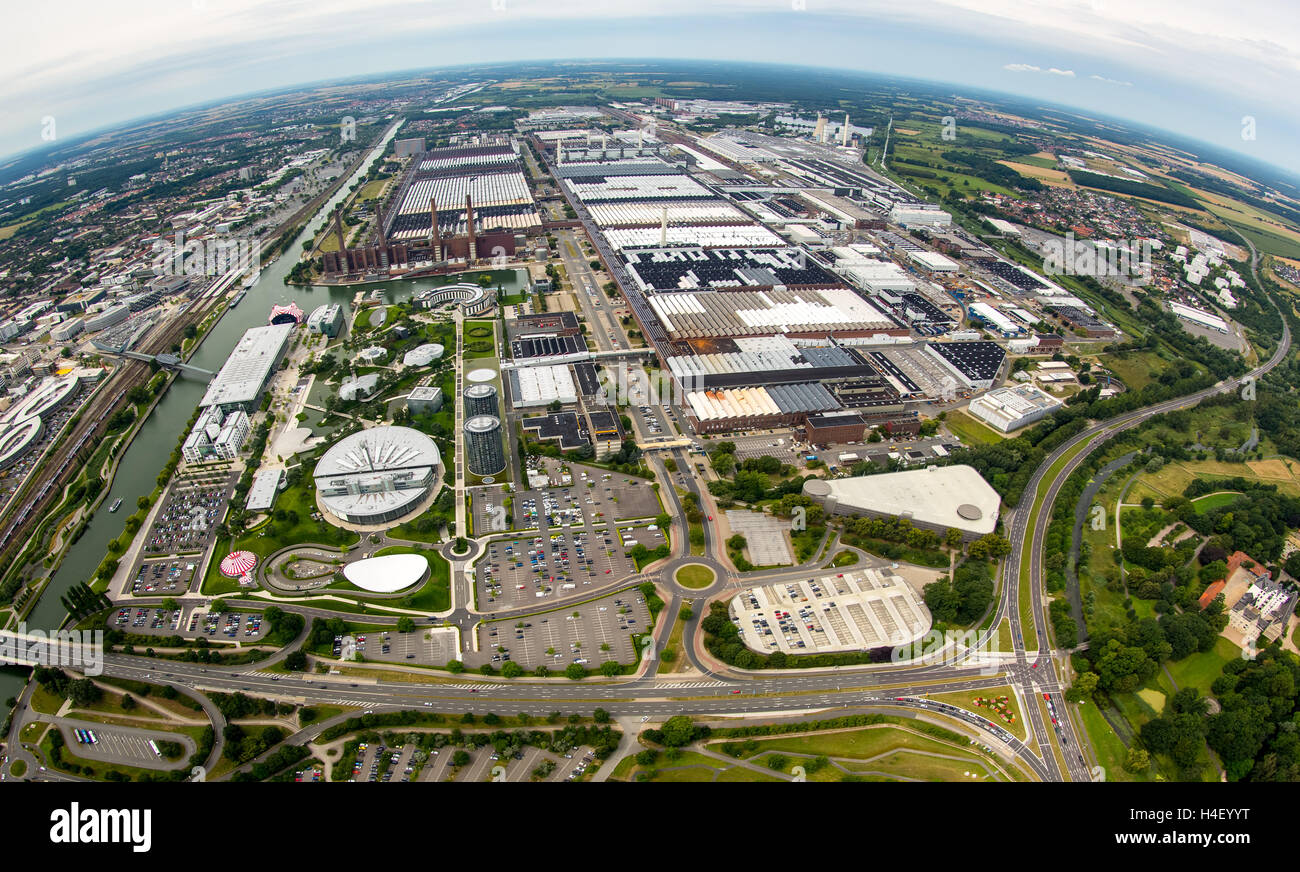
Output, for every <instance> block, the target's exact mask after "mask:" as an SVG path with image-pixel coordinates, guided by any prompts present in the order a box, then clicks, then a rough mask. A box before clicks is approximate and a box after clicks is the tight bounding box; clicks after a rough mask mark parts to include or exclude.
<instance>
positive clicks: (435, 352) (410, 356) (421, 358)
mask: <svg viewBox="0 0 1300 872" xmlns="http://www.w3.org/2000/svg"><path fill="white" fill-rule="evenodd" d="M445 351H446V349H445V348H443V347H442V346H441V345H439V344H438V343H436V342H429V343H426V344H424V345H419V346H416V347H415V348H412V349H411V350H410V351H408V352H406V354H405V355H403V357H402V364H403V365H404V366H428V365H429V364H431V363H433V362H434V361H435V360H437V359H439V358H440V357H442V355H443V353H444V352H445Z"/></svg>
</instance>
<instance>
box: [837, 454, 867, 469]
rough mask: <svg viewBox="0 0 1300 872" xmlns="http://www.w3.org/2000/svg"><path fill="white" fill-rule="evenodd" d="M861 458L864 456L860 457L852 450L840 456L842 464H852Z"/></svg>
mask: <svg viewBox="0 0 1300 872" xmlns="http://www.w3.org/2000/svg"><path fill="white" fill-rule="evenodd" d="M861 459H862V458H860V457H858V455H856V454H854V453H853V452H852V451H849V452H847V453H845V454H841V455H840V456H839V461H840V466H851V465H852V464H854V463H857V462H858V461H859V460H861Z"/></svg>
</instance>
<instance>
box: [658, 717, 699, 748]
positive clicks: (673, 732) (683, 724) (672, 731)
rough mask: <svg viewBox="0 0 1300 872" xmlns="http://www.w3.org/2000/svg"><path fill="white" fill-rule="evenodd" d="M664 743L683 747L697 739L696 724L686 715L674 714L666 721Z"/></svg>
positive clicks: (662, 731)
mask: <svg viewBox="0 0 1300 872" xmlns="http://www.w3.org/2000/svg"><path fill="white" fill-rule="evenodd" d="M660 732H661V733H662V734H663V744H664V745H667V746H668V747H670V748H682V747H685V746H686V745H689V744H690V743H691V742H693V741H694V740H695V724H694V723H693V722H692V721H691V719H690V718H689V717H687V716H686V715H674V716H673V717H671V718H669V719H668V720H666V721H664V725H663V728H662V729H661V730H660Z"/></svg>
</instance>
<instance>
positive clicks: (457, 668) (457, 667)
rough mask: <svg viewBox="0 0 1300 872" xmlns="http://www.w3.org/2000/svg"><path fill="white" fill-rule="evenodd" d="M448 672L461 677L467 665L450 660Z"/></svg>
mask: <svg viewBox="0 0 1300 872" xmlns="http://www.w3.org/2000/svg"><path fill="white" fill-rule="evenodd" d="M447 671H448V672H450V673H451V674H452V675H459V674H460V673H462V672H464V671H465V664H464V663H461V662H460V661H459V660H448V661H447Z"/></svg>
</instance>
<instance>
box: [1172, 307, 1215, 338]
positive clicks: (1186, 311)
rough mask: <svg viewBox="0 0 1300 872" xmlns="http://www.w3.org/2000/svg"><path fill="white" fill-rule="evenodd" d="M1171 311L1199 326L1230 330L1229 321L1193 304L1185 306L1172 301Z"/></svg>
mask: <svg viewBox="0 0 1300 872" xmlns="http://www.w3.org/2000/svg"><path fill="white" fill-rule="evenodd" d="M1169 311H1171V312H1173V313H1174V314H1175V315H1177V316H1178V317H1179V318H1182V319H1183V320H1184V321H1190V322H1191V323H1193V324H1195V325H1197V326H1198V327H1206V328H1209V329H1210V330H1217V331H1219V332H1220V333H1227V332H1228V322H1227V321H1224V320H1223V319H1222V318H1220V317H1219V316H1217V315H1212V314H1210V313H1209V312H1206V311H1204V310H1201V309H1195V308H1192V307H1191V306H1185V305H1183V304H1182V303H1174V302H1170V304H1169Z"/></svg>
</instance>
